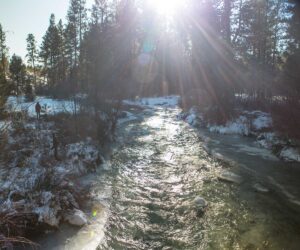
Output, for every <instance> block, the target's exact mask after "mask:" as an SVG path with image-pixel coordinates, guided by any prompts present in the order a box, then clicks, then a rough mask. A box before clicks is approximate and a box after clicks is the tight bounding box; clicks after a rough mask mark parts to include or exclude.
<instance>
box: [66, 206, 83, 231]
mask: <svg viewBox="0 0 300 250" xmlns="http://www.w3.org/2000/svg"><path fill="white" fill-rule="evenodd" d="M64 219H65V220H66V221H67V222H68V223H70V224H71V225H73V226H79V227H82V226H84V225H86V224H87V222H88V220H87V216H86V215H85V213H83V212H82V211H81V210H79V209H73V210H71V211H69V212H68V213H66V215H65V218H64Z"/></svg>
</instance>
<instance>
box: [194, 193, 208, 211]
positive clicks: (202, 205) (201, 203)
mask: <svg viewBox="0 0 300 250" xmlns="http://www.w3.org/2000/svg"><path fill="white" fill-rule="evenodd" d="M194 205H195V207H196V208H198V209H203V208H205V207H207V201H206V200H205V199H204V198H202V197H200V196H197V197H196V198H195V199H194Z"/></svg>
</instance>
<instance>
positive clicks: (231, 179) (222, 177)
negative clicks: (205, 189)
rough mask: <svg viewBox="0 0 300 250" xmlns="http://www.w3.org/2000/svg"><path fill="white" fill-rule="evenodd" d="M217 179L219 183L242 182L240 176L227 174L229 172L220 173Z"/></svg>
mask: <svg viewBox="0 0 300 250" xmlns="http://www.w3.org/2000/svg"><path fill="white" fill-rule="evenodd" d="M218 179H219V180H221V181H226V182H231V183H235V184H241V183H242V181H243V179H242V177H241V176H239V175H237V174H234V173H232V172H229V171H226V172H223V173H221V174H220V175H219V176H218Z"/></svg>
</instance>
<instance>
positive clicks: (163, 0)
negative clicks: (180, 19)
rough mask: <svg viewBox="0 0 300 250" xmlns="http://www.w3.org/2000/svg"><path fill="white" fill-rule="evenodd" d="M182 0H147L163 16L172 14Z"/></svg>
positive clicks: (178, 7) (181, 3)
mask: <svg viewBox="0 0 300 250" xmlns="http://www.w3.org/2000/svg"><path fill="white" fill-rule="evenodd" d="M183 1H184V0H149V2H150V4H151V5H152V6H153V7H154V8H155V9H156V11H157V12H158V13H159V14H161V15H164V16H170V15H173V14H174V13H175V12H176V11H177V10H179V9H180V7H182V5H183Z"/></svg>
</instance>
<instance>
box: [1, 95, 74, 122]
mask: <svg viewBox="0 0 300 250" xmlns="http://www.w3.org/2000/svg"><path fill="white" fill-rule="evenodd" d="M37 102H39V103H40V105H41V106H42V113H45V114H48V115H53V114H57V113H62V112H64V113H73V112H74V110H75V107H74V102H73V101H70V100H56V99H52V98H48V97H43V96H37V97H36V98H35V100H34V101H32V102H27V101H26V99H25V97H24V96H20V97H15V96H10V97H9V98H8V100H7V102H6V109H7V110H8V111H9V110H13V111H26V112H27V113H28V115H29V116H31V117H33V116H35V115H36V113H35V104H36V103H37Z"/></svg>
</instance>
